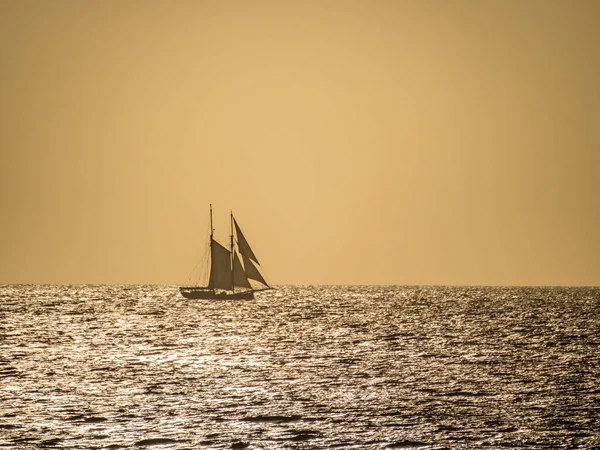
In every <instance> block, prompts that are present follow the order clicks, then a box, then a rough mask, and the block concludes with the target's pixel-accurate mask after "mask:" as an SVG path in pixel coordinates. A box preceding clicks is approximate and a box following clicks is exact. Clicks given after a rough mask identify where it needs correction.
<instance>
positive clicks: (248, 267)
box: [242, 253, 269, 286]
mask: <svg viewBox="0 0 600 450" xmlns="http://www.w3.org/2000/svg"><path fill="white" fill-rule="evenodd" d="M242 259H243V260H244V268H245V272H246V276H247V277H248V278H250V279H251V280H256V281H260V282H261V283H262V284H264V285H265V286H268V285H269V284H268V283H267V282H266V281H265V279H264V278H263V276H262V275H261V274H260V272H259V271H258V269H257V268H256V266H255V265H254V263H253V262H252V261H251V260H250V258H247V257H246V255H244V254H243V253H242Z"/></svg>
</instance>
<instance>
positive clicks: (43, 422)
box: [0, 285, 600, 449]
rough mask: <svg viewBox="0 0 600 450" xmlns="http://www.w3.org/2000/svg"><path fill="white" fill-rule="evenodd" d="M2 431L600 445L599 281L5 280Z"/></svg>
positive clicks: (383, 443)
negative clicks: (249, 286)
mask: <svg viewBox="0 0 600 450" xmlns="http://www.w3.org/2000/svg"><path fill="white" fill-rule="evenodd" d="M0 447H4V448H11V449H37V448H44V449H48V448H61V449H62V448H65V449H68V448H73V449H105V448H106V449H121V448H153V449H163V448H165V449H167V448H168V449H196V448H214V449H227V448H248V449H276V448H277V449H286V448H290V449H294V448H298V449H333V448H360V449H383V448H422V449H462V448H480V449H503V448H507V449H508V448H511V449H512V448H539V449H550V448H589V449H591V448H599V447H600V288H556V287H550V288H537V287H531V288H530V287H523V288H520V287H510V288H495V287H440V286H431V287H428V286H419V287H417V286H385V287H373V286H283V287H279V288H278V289H277V290H275V291H267V292H262V293H259V294H257V298H256V299H255V300H252V301H204V300H186V299H184V298H182V297H180V296H179V293H178V289H177V287H176V286H37V285H35V286H34V285H11V286H0Z"/></svg>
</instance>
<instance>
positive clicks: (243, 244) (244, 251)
mask: <svg viewBox="0 0 600 450" xmlns="http://www.w3.org/2000/svg"><path fill="white" fill-rule="evenodd" d="M233 223H234V224H235V233H236V235H237V243H238V248H239V250H240V253H241V255H242V257H248V258H250V259H251V260H253V261H254V262H256V263H257V264H260V263H259V262H258V259H257V258H256V256H254V252H253V251H252V249H251V248H250V245H249V244H248V241H247V240H246V238H245V237H244V234H243V233H242V230H240V226H239V225H238V224H237V221H236V220H235V219H233Z"/></svg>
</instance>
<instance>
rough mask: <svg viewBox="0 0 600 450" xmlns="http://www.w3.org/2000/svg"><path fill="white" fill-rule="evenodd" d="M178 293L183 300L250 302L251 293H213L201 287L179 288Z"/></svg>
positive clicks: (211, 290)
mask: <svg viewBox="0 0 600 450" xmlns="http://www.w3.org/2000/svg"><path fill="white" fill-rule="evenodd" d="M179 292H181V295H183V296H184V297H185V298H189V299H194V300H252V299H253V298H254V292H253V291H243V292H215V291H214V290H213V289H208V288H202V287H180V288H179Z"/></svg>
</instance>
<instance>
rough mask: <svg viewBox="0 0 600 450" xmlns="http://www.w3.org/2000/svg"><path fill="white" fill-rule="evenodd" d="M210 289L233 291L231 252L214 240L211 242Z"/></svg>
mask: <svg viewBox="0 0 600 450" xmlns="http://www.w3.org/2000/svg"><path fill="white" fill-rule="evenodd" d="M210 280H211V284H210V287H212V288H217V289H231V252H230V251H229V250H227V249H226V248H225V247H223V246H222V245H221V244H219V243H218V242H217V241H215V240H213V241H212V242H211V265H210Z"/></svg>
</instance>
